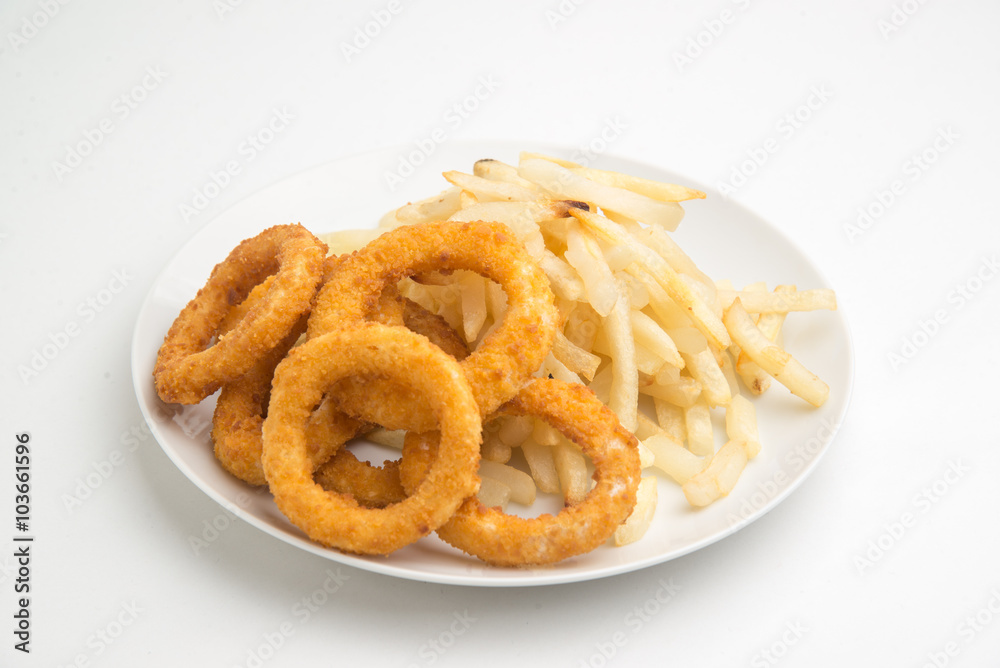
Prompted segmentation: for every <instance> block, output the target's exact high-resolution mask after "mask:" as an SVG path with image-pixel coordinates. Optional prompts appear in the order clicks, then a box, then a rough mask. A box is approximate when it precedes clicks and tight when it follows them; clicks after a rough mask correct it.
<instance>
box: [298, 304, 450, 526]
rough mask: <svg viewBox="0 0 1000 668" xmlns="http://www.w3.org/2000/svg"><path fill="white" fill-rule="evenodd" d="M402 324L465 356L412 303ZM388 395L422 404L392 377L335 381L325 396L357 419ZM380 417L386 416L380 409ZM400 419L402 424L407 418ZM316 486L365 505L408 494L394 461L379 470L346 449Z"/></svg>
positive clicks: (443, 325)
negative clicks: (404, 490)
mask: <svg viewBox="0 0 1000 668" xmlns="http://www.w3.org/2000/svg"><path fill="white" fill-rule="evenodd" d="M390 287H391V286H390ZM389 290H390V289H387V290H386V293H388V292H389ZM393 291H394V290H393ZM386 293H383V297H382V299H381V300H380V302H379V303H380V304H383V305H384V303H385V302H386ZM379 310H380V313H381V314H386V313H388V312H389V311H388V309H387V308H386V307H385V306H381V307H380V309H379ZM402 320H403V322H402V324H403V325H404V326H405V327H406V328H407V329H409V330H410V331H412V332H416V333H417V334H423V335H424V336H426V337H427V338H428V339H430V341H431V343H433V344H434V345H436V346H437V347H438V348H441V350H443V351H444V352H446V353H448V354H449V355H451V356H452V357H454V358H455V359H456V360H463V359H465V358H466V357H467V356H468V355H469V348H468V346H466V345H465V342H464V341H462V339H461V337H460V336H459V335H458V334H457V333H456V332H455V330H454V329H452V328H451V325H449V324H448V323H447V322H446V321H445V319H444V318H442V317H441V316H439V315H435V314H433V313H431V312H430V311H428V310H427V309H425V308H424V307H422V306H420V305H419V304H417V303H416V302H413V301H411V300H409V299H405V298H403V300H402ZM387 397H393V401H400V400H402V399H401V398H404V397H405V398H406V399H405V400H406V401H407V402H408V403H417V404H421V403H422V399H421V397H420V395H419V393H417V392H415V391H414V390H413V389H412V388H411V387H408V386H407V385H405V384H402V383H399V382H397V381H395V380H394V379H392V378H361V377H357V376H355V377H350V378H344V379H342V380H339V381H337V382H336V383H334V384H333V385H332V386H331V388H330V391H329V393H328V394H327V399H328V400H329V401H331V402H333V403H335V404H336V405H337V406H338V408H340V410H342V411H344V412H345V413H347V414H350V415H361V416H363V415H373V414H379V413H380V410H379V409H376V408H372V404H373V402H376V403H383V402H385V401H386V400H387ZM381 414H382V415H385V411H384V409H383V410H382V411H381ZM400 419H401V420H405V419H406V417H405V414H404V416H403V417H402V418H400ZM312 422H316V420H313V421H311V423H312ZM314 438H316V436H315V435H314ZM316 482H317V483H319V484H320V485H321V486H322V487H323V489H326V490H330V491H336V492H341V493H342V494H350V495H351V496H353V497H354V498H355V499H356V500H357V501H358V503H360V504H361V505H363V506H370V507H376V508H378V507H383V506H387V505H389V504H390V503H397V502H398V501H400V500H402V499H403V498H405V496H406V494H405V493H404V492H403V485H402V483H401V482H400V481H399V461H398V460H387V461H386V462H384V463H383V464H382V466H375V465H373V464H370V463H368V462H366V461H362V460H359V459H358V458H357V457H355V456H354V453H352V452H351V451H350V450H346V449H343V450H339V451H338V452H337V453H336V454H335V455H334V456H333V457H332V458H331V459H330V460H329V461H328V462H326V463H325V464H323V465H322V467H320V469H319V470H318V471H317V472H316Z"/></svg>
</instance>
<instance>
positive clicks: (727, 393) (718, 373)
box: [681, 348, 733, 406]
mask: <svg viewBox="0 0 1000 668" xmlns="http://www.w3.org/2000/svg"><path fill="white" fill-rule="evenodd" d="M681 356H682V357H683V358H684V368H686V369H687V370H688V372H689V373H690V374H691V376H692V377H693V378H694V379H695V380H697V381H698V383H700V384H701V396H702V397H704V399H705V401H706V402H707V403H708V405H709V406H725V405H727V404H728V403H729V401H730V400H731V399H732V398H733V394H732V391H731V390H730V389H729V381H728V380H726V375H725V374H724V373H722V369H721V368H719V363H718V362H716V360H715V355H713V354H712V351H711V350H709V349H708V348H705V349H704V350H702V351H701V352H699V353H683V354H682V355H681Z"/></svg>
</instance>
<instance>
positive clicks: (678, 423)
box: [653, 398, 687, 444]
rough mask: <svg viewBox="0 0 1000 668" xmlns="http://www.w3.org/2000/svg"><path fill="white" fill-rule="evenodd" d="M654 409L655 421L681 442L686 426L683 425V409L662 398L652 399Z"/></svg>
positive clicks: (685, 435) (685, 432)
mask: <svg viewBox="0 0 1000 668" xmlns="http://www.w3.org/2000/svg"><path fill="white" fill-rule="evenodd" d="M653 408H654V410H655V411H656V423H657V424H658V425H660V429H662V430H663V431H665V432H666V433H667V434H668V435H669V436H670V437H671V438H673V439H674V440H676V441H677V442H679V443H681V444H683V443H684V439H685V438H686V437H687V427H686V426H685V425H684V409H683V408H681V407H680V406H677V405H676V404H672V403H670V402H669V401H666V400H664V399H657V398H654V399H653Z"/></svg>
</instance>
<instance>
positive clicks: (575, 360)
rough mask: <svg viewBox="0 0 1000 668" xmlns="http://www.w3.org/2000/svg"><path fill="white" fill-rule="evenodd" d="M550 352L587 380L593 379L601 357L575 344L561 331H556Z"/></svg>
mask: <svg viewBox="0 0 1000 668" xmlns="http://www.w3.org/2000/svg"><path fill="white" fill-rule="evenodd" d="M552 354H553V355H554V356H555V358H556V359H557V360H559V361H560V362H562V363H563V364H565V365H566V367H567V368H568V369H569V370H570V371H572V372H574V373H577V374H579V375H581V376H583V377H584V378H586V379H587V380H593V379H594V374H595V373H597V367H599V366H600V365H601V358H600V357H598V356H597V355H595V354H594V353H592V352H589V351H588V350H584V349H583V348H581V347H580V346H578V345H576V344H575V343H573V342H572V341H570V340H569V339H568V338H566V335H565V334H563V333H562V332H556V340H555V343H554V344H553V345H552Z"/></svg>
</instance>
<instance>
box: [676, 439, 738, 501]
mask: <svg viewBox="0 0 1000 668" xmlns="http://www.w3.org/2000/svg"><path fill="white" fill-rule="evenodd" d="M746 465H747V452H746V447H744V445H743V443H742V442H741V441H738V440H737V441H729V442H727V443H726V444H725V445H723V446H722V447H721V448H719V451H718V452H716V453H715V455H714V456H713V457H712V460H711V461H710V462H709V464H708V466H706V467H705V468H704V469H702V471H700V472H699V473H696V474H695V475H693V476H691V477H690V478H689V479H688V480H687V482H685V483H684V484H683V485H682V486H681V490H682V491H683V492H684V496H685V498H687V500H688V503H690V504H691V505H692V506H695V507H702V506H707V505H708V504H710V503H712V502H713V501H715V500H716V499H719V498H721V497H723V496H726V495H728V494H729V492H731V491H732V490H733V487H735V486H736V481H737V480H739V478H740V474H741V473H743V469H744V468H746Z"/></svg>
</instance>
